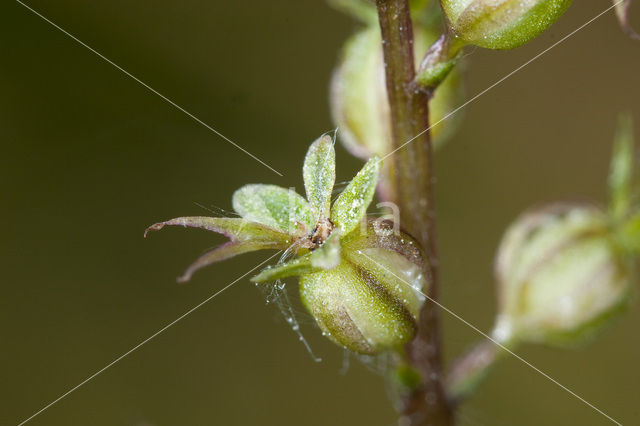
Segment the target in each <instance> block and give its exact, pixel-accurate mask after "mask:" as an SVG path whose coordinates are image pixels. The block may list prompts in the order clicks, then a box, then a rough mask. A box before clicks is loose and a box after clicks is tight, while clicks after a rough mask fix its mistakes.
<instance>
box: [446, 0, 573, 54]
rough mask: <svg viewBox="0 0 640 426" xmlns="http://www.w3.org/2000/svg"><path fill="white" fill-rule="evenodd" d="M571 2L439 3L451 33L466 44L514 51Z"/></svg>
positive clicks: (464, 0) (484, 0)
mask: <svg viewBox="0 0 640 426" xmlns="http://www.w3.org/2000/svg"><path fill="white" fill-rule="evenodd" d="M571 2H572V0H441V4H442V9H443V10H444V13H445V15H446V17H447V20H448V22H449V27H450V29H451V31H452V32H453V33H454V34H455V35H456V36H457V37H458V38H460V39H462V40H463V41H464V42H466V43H468V44H473V45H476V46H481V47H486V48H488V49H513V48H515V47H518V46H521V45H523V44H525V43H527V42H529V41H530V40H531V39H533V38H535V37H537V36H538V35H540V33H542V32H543V31H545V30H546V29H547V28H549V27H550V26H551V24H553V23H554V22H555V21H556V20H557V19H558V18H559V17H560V16H561V15H562V14H563V13H564V12H565V11H566V10H567V8H568V7H569V6H570V5H571Z"/></svg>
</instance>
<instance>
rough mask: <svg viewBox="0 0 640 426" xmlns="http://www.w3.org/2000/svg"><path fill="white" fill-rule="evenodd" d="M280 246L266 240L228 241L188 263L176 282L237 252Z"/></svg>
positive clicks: (182, 281)
mask: <svg viewBox="0 0 640 426" xmlns="http://www.w3.org/2000/svg"><path fill="white" fill-rule="evenodd" d="M280 248H282V247H281V246H279V245H278V244H275V243H268V242H249V241H246V242H239V243H237V242H233V241H230V242H228V243H226V244H223V245H221V246H218V247H216V248H215V249H213V250H211V251H210V252H207V253H205V254H203V255H202V256H200V257H199V258H198V259H196V261H195V262H193V263H192V264H191V265H189V267H188V268H187V270H186V271H184V274H182V276H180V277H178V282H179V283H185V282H187V281H189V280H191V277H192V276H193V274H194V273H195V272H196V271H198V270H200V269H202V268H204V267H206V266H209V265H211V264H213V263H216V262H221V261H223V260H227V259H229V258H232V257H234V256H237V255H239V254H244V253H249V252H252V251H257V250H266V249H280Z"/></svg>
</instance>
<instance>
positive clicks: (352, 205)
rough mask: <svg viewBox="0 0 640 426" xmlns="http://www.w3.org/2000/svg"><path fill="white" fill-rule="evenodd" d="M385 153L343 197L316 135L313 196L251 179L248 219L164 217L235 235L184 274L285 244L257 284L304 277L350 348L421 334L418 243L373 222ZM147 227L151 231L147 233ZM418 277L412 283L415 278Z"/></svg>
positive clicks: (244, 191) (383, 346) (330, 151)
mask: <svg viewBox="0 0 640 426" xmlns="http://www.w3.org/2000/svg"><path fill="white" fill-rule="evenodd" d="M380 166H381V161H380V160H379V158H378V157H375V156H374V157H373V158H371V159H370V160H369V161H368V162H367V163H366V164H365V165H364V167H363V168H362V170H360V171H359V172H358V174H357V175H356V176H355V177H354V178H353V180H351V182H350V183H349V184H348V185H347V187H346V188H345V189H344V191H343V192H342V193H341V194H340V195H339V196H338V198H337V199H336V200H335V202H334V203H333V204H332V203H331V194H332V192H333V186H334V183H335V151H334V146H333V141H332V140H331V138H330V137H329V136H326V135H325V136H322V137H320V138H319V139H318V140H316V141H315V142H314V143H313V144H312V145H311V147H310V148H309V151H308V152H307V155H306V157H305V161H304V167H303V177H304V185H305V189H306V195H307V199H306V200H305V199H304V198H303V197H302V196H300V195H299V194H297V193H296V192H294V191H293V190H290V189H285V188H281V187H278V186H274V185H263V184H253V185H246V186H244V187H242V188H240V189H239V190H237V191H236V192H235V193H234V194H233V208H234V210H235V211H236V212H237V213H238V214H239V215H240V216H241V217H240V218H218V217H199V216H198V217H181V218H176V219H171V220H168V221H164V222H159V223H156V224H154V225H152V226H150V227H149V228H148V229H147V232H149V231H156V230H159V229H162V228H163V227H165V226H184V227H195V228H202V229H206V230H209V231H213V232H217V233H220V234H224V235H226V236H227V237H228V238H229V242H228V243H226V244H223V245H222V246H220V247H217V248H216V249H214V250H212V251H210V252H208V253H206V254H204V255H203V256H201V257H200V258H199V259H197V260H196V261H195V262H194V263H193V264H192V265H191V266H190V267H189V268H188V269H187V271H186V272H185V273H184V275H183V276H182V277H180V278H179V279H178V280H179V281H181V282H184V281H188V280H189V279H190V278H191V276H192V275H193V273H194V272H195V271H197V270H199V269H201V268H203V267H205V266H207V265H210V264H212V263H215V262H218V261H221V260H225V259H228V258H230V257H233V256H236V255H238V254H242V253H247V252H250V251H256V250H262V249H276V250H286V251H287V252H288V253H291V254H293V255H294V257H293V259H291V260H289V261H287V262H286V263H279V264H277V265H275V266H272V267H268V268H266V269H265V270H263V271H262V272H260V273H259V274H258V275H256V276H254V277H253V278H252V279H251V280H252V281H253V282H255V283H265V282H269V281H276V280H279V279H283V278H286V277H291V276H299V277H300V296H301V299H302V302H303V304H304V306H305V307H306V308H307V310H308V311H309V312H310V313H311V315H313V317H314V318H315V319H316V322H317V323H318V325H319V326H320V328H321V329H322V331H323V334H325V335H326V336H327V337H329V338H330V339H331V340H333V341H334V342H336V343H338V344H340V345H341V346H344V347H346V348H348V349H350V350H353V351H355V352H359V353H365V354H375V353H378V352H380V351H383V350H387V349H394V348H398V347H400V346H401V345H402V344H403V343H405V342H407V341H409V340H410V339H411V338H412V337H413V335H414V334H415V329H416V318H417V315H418V311H419V308H420V305H421V303H422V301H423V299H422V297H421V296H420V295H419V294H418V293H417V292H416V290H418V291H425V290H426V289H425V287H426V284H427V283H426V280H425V277H424V276H423V274H422V271H423V270H424V259H423V256H422V253H421V251H420V249H419V247H418V245H417V244H416V243H415V241H414V240H413V239H412V238H411V237H409V236H408V235H405V234H402V233H401V232H399V231H396V230H394V224H393V223H392V222H390V221H383V220H370V219H369V220H368V219H367V218H366V211H367V208H368V207H369V204H370V203H371V201H372V199H373V195H374V192H375V189H376V184H377V182H378V174H379V171H380ZM145 235H146V232H145ZM407 282H408V283H410V284H411V286H408V285H406V283H407Z"/></svg>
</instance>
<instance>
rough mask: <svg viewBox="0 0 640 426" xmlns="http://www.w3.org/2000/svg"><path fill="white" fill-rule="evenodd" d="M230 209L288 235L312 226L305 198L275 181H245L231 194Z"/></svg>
mask: <svg viewBox="0 0 640 426" xmlns="http://www.w3.org/2000/svg"><path fill="white" fill-rule="evenodd" d="M233 209H234V210H235V211H236V212H237V213H238V214H239V215H240V216H242V217H243V218H244V219H246V220H248V221H251V222H258V223H261V224H263V225H266V226H268V227H271V228H275V229H277V230H279V231H282V232H286V233H288V234H291V235H302V234H306V233H309V232H310V231H311V229H312V227H313V221H312V216H311V210H310V209H309V204H308V203H307V201H306V200H305V199H304V198H303V197H302V196H301V195H299V194H297V193H296V192H295V191H293V190H291V189H285V188H281V187H279V186H275V185H262V184H253V185H245V186H243V187H242V188H240V189H238V190H237V191H236V192H235V193H234V194H233Z"/></svg>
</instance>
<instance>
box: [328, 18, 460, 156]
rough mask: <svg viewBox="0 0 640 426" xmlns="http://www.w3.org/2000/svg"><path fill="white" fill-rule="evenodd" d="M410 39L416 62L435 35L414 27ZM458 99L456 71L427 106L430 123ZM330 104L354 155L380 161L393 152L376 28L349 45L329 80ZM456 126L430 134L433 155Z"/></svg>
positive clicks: (439, 127) (442, 126) (450, 124)
mask: <svg viewBox="0 0 640 426" xmlns="http://www.w3.org/2000/svg"><path fill="white" fill-rule="evenodd" d="M414 34H415V50H416V55H415V56H416V61H417V62H418V61H419V60H420V59H421V58H422V56H423V55H424V53H425V52H426V51H427V49H428V48H429V46H431V45H432V44H433V43H434V42H435V41H436V39H437V38H438V35H437V34H436V33H434V32H432V31H429V30H427V29H425V28H424V27H422V26H420V25H418V24H416V25H414ZM417 62H416V65H418V63H417ZM461 99H462V93H461V78H460V75H459V73H458V72H457V70H455V69H454V70H453V71H452V72H451V73H450V75H449V76H448V78H447V79H446V80H444V83H443V84H442V85H441V86H440V87H439V88H438V90H437V91H436V92H435V94H434V97H433V99H432V100H431V102H430V115H431V117H430V121H431V123H436V122H438V121H440V120H441V119H442V118H443V117H444V116H445V115H446V114H447V113H449V112H450V111H452V110H453V109H454V108H455V107H456V106H457V105H458V104H459V103H460V101H461ZM330 103H331V114H332V116H333V120H334V122H335V123H336V125H337V126H338V136H339V138H340V140H341V141H342V143H343V144H344V145H345V147H346V148H347V149H348V150H349V151H350V152H351V153H352V154H353V155H355V156H357V157H360V158H369V157H371V156H372V155H374V154H375V155H379V156H380V157H384V156H385V155H386V154H388V153H389V152H390V151H391V149H392V147H391V118H390V111H389V101H388V98H387V89H386V85H385V73H384V62H383V57H382V42H381V39H380V29H379V28H378V26H377V25H371V26H369V27H367V28H365V29H363V30H361V31H359V32H358V33H356V34H355V35H353V36H352V37H351V38H350V39H349V40H348V41H347V43H346V45H345V47H344V49H343V52H342V56H341V59H340V61H339V63H338V65H337V67H336V69H335V71H334V74H333V77H332V80H331V92H330ZM455 123H456V119H455V118H453V119H448V120H445V121H443V122H442V123H441V124H438V125H436V126H434V128H433V129H431V135H432V137H433V141H434V147H435V148H436V149H437V148H439V147H440V146H442V145H443V144H444V142H445V141H446V139H447V138H448V136H450V134H451V133H452V130H453V129H455Z"/></svg>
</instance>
